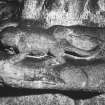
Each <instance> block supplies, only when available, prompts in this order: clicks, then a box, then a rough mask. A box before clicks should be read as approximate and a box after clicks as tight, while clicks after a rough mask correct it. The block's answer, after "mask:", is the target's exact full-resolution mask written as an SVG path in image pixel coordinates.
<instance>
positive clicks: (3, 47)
mask: <svg viewBox="0 0 105 105" xmlns="http://www.w3.org/2000/svg"><path fill="white" fill-rule="evenodd" d="M0 52H5V53H7V54H9V55H14V54H18V53H19V50H18V49H17V48H16V47H11V46H8V45H4V44H2V43H1V42H0Z"/></svg>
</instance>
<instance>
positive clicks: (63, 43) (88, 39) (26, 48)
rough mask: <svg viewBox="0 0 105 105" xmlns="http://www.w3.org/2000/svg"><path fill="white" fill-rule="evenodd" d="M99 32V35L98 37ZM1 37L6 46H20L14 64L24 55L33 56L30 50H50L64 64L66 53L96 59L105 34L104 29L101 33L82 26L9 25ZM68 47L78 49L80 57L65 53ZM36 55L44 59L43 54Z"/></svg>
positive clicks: (42, 51)
mask: <svg viewBox="0 0 105 105" xmlns="http://www.w3.org/2000/svg"><path fill="white" fill-rule="evenodd" d="M51 30H53V31H51ZM100 34H102V35H100ZM97 35H99V38H98V36H97ZM1 36H2V38H1V42H2V43H3V44H4V45H8V46H12V47H17V49H18V50H19V54H16V55H15V56H14V57H13V58H12V59H11V61H12V62H13V63H15V62H18V61H21V60H22V59H24V58H25V57H30V53H32V54H33V55H36V54H37V53H43V54H42V55H43V56H42V57H44V56H46V55H47V54H48V53H51V54H52V55H53V56H55V58H56V59H57V61H59V62H60V63H64V62H65V60H64V58H63V57H64V56H69V57H71V58H74V59H87V60H90V59H92V58H94V57H95V56H96V55H97V54H99V52H100V50H101V48H102V43H101V41H100V40H99V39H100V37H102V36H103V33H102V30H101V33H100V30H99V29H98V30H97V29H95V28H93V29H92V28H91V29H88V28H82V27H80V26H71V27H63V26H55V27H53V28H52V29H47V30H45V29H42V28H39V27H35V26H34V27H33V26H27V25H25V26H23V27H19V26H18V27H15V28H14V27H9V28H6V29H4V30H3V31H2V32H1ZM101 39H103V38H101ZM100 46H101V47H100ZM92 49H94V50H92ZM66 50H67V51H69V52H75V53H77V54H79V55H80V57H77V56H73V55H71V54H67V53H65V51H66ZM33 57H34V58H42V57H41V56H39V57H37V56H33Z"/></svg>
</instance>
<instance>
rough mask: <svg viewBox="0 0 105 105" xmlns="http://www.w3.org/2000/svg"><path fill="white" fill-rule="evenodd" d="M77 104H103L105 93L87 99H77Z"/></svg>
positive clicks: (104, 102) (104, 103)
mask: <svg viewBox="0 0 105 105" xmlns="http://www.w3.org/2000/svg"><path fill="white" fill-rule="evenodd" d="M78 105H105V95H104V94H103V95H99V96H96V97H93V98H91V99H87V100H81V101H78Z"/></svg>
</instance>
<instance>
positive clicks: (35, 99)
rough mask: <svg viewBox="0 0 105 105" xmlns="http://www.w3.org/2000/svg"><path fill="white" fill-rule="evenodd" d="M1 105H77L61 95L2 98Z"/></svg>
mask: <svg viewBox="0 0 105 105" xmlns="http://www.w3.org/2000/svg"><path fill="white" fill-rule="evenodd" d="M0 105H75V104H74V100H73V99H71V98H68V97H66V96H63V95H60V94H44V95H31V96H20V97H19V96H17V97H2V98H0Z"/></svg>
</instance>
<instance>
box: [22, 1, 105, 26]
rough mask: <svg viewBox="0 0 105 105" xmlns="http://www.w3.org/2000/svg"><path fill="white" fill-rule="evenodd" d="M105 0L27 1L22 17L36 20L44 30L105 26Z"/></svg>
mask: <svg viewBox="0 0 105 105" xmlns="http://www.w3.org/2000/svg"><path fill="white" fill-rule="evenodd" d="M104 5H105V2H104V0H94V1H93V0H84V1H81V0H56V1H50V0H49V1H48V0H41V1H39V0H27V1H26V2H25V6H24V10H23V13H22V17H23V18H25V19H34V20H35V21H37V22H38V23H39V24H41V25H42V26H43V27H44V28H48V27H51V26H53V25H64V26H70V25H75V24H82V25H86V26H93V27H96V26H98V27H104V26H105V6H104Z"/></svg>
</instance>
